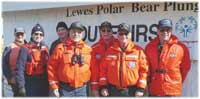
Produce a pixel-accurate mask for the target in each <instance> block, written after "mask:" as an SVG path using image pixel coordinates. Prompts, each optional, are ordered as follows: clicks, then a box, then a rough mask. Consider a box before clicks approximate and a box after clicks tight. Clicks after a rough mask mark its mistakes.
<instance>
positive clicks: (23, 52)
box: [2, 46, 31, 88]
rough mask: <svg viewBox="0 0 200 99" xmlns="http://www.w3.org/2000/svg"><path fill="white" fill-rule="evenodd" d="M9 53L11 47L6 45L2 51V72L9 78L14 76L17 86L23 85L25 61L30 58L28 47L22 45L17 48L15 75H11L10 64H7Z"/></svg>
mask: <svg viewBox="0 0 200 99" xmlns="http://www.w3.org/2000/svg"><path fill="white" fill-rule="evenodd" d="M10 53H11V48H10V47H6V48H5V50H4V53H3V61H2V62H3V74H4V75H5V77H6V78H7V79H8V80H9V79H11V78H12V77H14V78H15V80H16V84H17V85H18V88H24V87H25V77H24V76H25V63H26V62H27V61H30V60H31V56H30V55H29V52H28V49H26V48H25V47H24V46H22V47H21V48H20V50H19V54H18V58H17V61H16V71H15V72H16V75H12V73H11V69H10V65H9V56H10Z"/></svg>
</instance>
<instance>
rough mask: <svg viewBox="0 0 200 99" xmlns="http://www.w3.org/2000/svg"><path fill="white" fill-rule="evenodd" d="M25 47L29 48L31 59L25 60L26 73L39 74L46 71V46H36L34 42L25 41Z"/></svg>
mask: <svg viewBox="0 0 200 99" xmlns="http://www.w3.org/2000/svg"><path fill="white" fill-rule="evenodd" d="M25 46H26V48H27V49H28V50H29V54H30V56H31V60H30V61H27V62H26V74H27V75H40V74H43V73H45V72H46V68H47V61H48V59H49V51H48V48H47V46H44V45H42V46H41V48H39V47H37V46H36V44H34V43H27V44H26V45H25Z"/></svg>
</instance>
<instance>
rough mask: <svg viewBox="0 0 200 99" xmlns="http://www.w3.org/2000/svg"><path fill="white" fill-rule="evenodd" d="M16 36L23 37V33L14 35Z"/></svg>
mask: <svg viewBox="0 0 200 99" xmlns="http://www.w3.org/2000/svg"><path fill="white" fill-rule="evenodd" d="M16 36H24V33H16Z"/></svg>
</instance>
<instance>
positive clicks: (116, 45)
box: [111, 40, 135, 52]
mask: <svg viewBox="0 0 200 99" xmlns="http://www.w3.org/2000/svg"><path fill="white" fill-rule="evenodd" d="M134 45H135V44H134V43H133V42H132V41H131V40H130V41H129V42H128V45H127V47H126V49H125V51H124V52H132V51H133V47H134ZM111 49H113V50H116V51H120V52H121V51H122V50H121V47H120V43H119V41H117V42H115V43H114V44H113V46H111Z"/></svg>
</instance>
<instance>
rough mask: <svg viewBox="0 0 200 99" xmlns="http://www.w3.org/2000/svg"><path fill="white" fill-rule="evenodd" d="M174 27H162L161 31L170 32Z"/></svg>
mask: <svg viewBox="0 0 200 99" xmlns="http://www.w3.org/2000/svg"><path fill="white" fill-rule="evenodd" d="M171 30H172V29H170V28H165V29H160V30H159V31H160V32H165V31H166V32H170V31H171Z"/></svg>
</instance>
